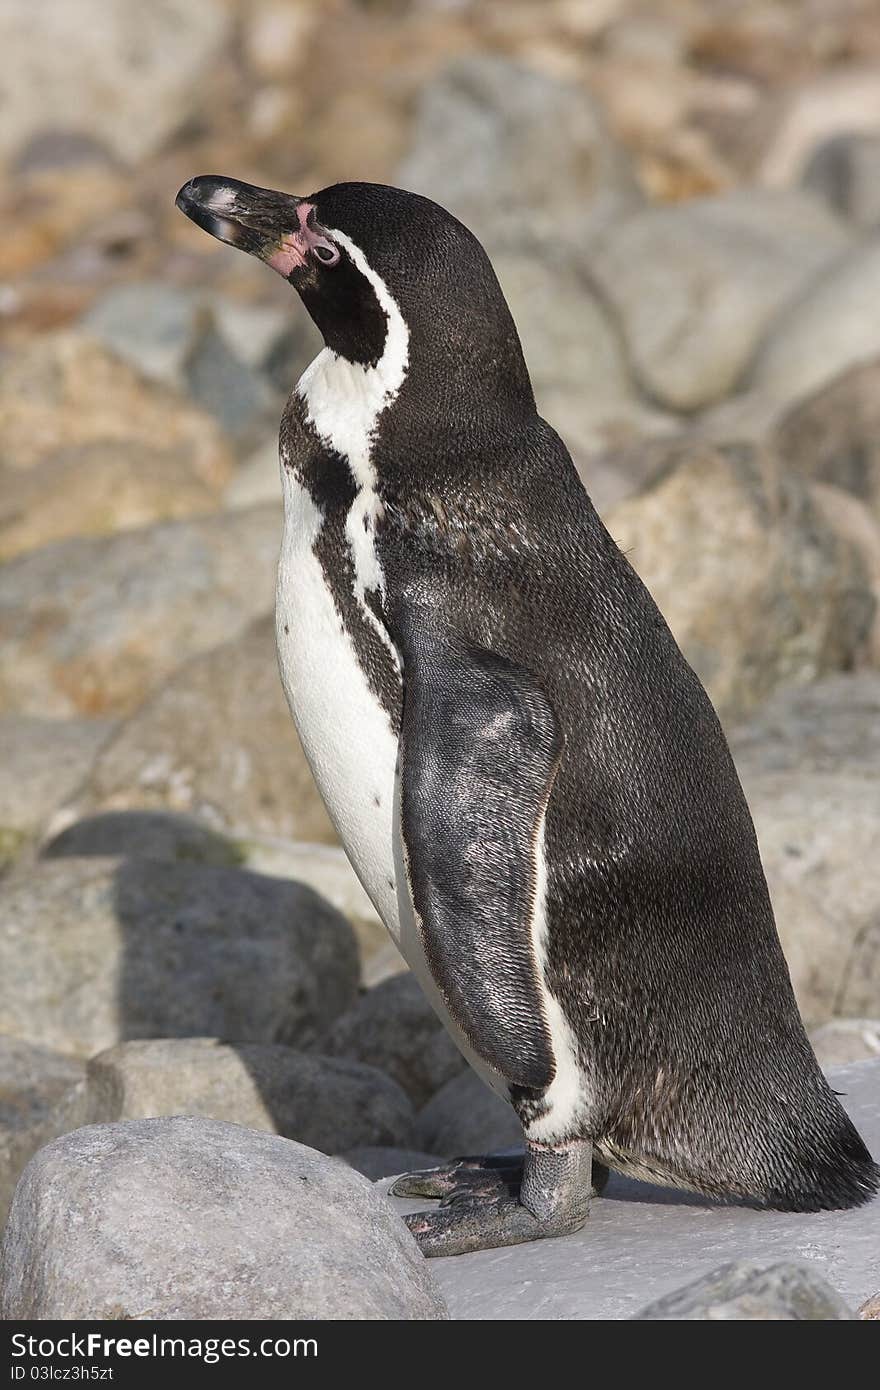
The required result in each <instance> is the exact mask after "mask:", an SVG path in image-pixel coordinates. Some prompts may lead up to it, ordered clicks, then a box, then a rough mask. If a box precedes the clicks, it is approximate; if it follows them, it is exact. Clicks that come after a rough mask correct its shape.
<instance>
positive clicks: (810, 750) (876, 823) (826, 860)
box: [731, 672, 880, 1024]
mask: <svg viewBox="0 0 880 1390" xmlns="http://www.w3.org/2000/svg"><path fill="white" fill-rule="evenodd" d="M878 729H880V676H878V675H877V674H876V673H874V672H864V673H862V674H860V675H858V676H837V677H834V678H833V679H830V680H826V681H822V682H820V683H819V684H818V685H815V686H807V687H805V688H803V689H798V688H793V689H788V690H780V691H778V692H777V694H776V695H775V696H774V697H773V699H772V700H770V701H769V702H768V703H767V704H766V705H765V706H764V707H763V708H762V709H760V710H759V711H758V712H757V714H756V715H755V717H754V719H753V720H752V721H751V722H750V723H749V724H746V725H744V726H743V727H742V728H738V729H734V730H733V731H732V735H731V747H732V751H733V755H734V759H735V761H736V764H737V767H738V770H739V773H740V777H741V779H742V783H743V786H744V788H745V792H746V796H747V798H748V801H749V805H750V807H751V810H752V815H753V817H754V820H755V828H756V830H757V833H758V841H759V844H760V849H761V856H762V859H763V863H764V868H765V871H766V873H767V880H768V883H769V885H770V894H771V897H772V900H773V906H774V910H775V913H776V921H777V925H778V927H779V934H780V938H781V940H782V944H783V947H784V949H785V953H786V957H787V959H788V965H789V969H790V971H791V975H792V980H793V983H794V986H795V992H796V994H797V996H798V1002H799V1004H800V1007H801V1012H802V1013H803V1014H804V1016H805V1017H806V1019H807V1020H808V1022H810V1023H812V1024H819V1023H823V1022H825V1021H827V1020H828V1019H831V1018H834V1017H840V1016H844V1017H851V1018H852V1017H856V1018H857V1017H863V1018H871V1017H873V1016H877V1015H878V1013H880V867H878V864H877V855H876V853H875V851H874V850H873V849H872V846H876V845H877V844H878V843H880V801H878V797H877V792H876V785H875V783H876V770H875V769H876V751H877V746H878V745H877V741H878Z"/></svg>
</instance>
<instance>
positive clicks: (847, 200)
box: [803, 130, 880, 231]
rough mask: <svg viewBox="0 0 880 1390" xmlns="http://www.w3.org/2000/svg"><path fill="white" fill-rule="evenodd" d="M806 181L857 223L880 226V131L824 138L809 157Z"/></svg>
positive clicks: (862, 225) (815, 192)
mask: <svg viewBox="0 0 880 1390" xmlns="http://www.w3.org/2000/svg"><path fill="white" fill-rule="evenodd" d="M803 184H804V187H805V188H808V189H809V190H810V192H811V193H814V194H817V195H818V196H819V197H821V198H824V199H825V201H826V202H827V203H828V204H829V206H830V207H832V208H833V209H834V211H835V212H837V213H839V214H840V215H842V216H843V217H846V218H848V220H849V221H850V222H852V223H854V224H855V226H856V227H859V228H862V229H863V230H864V231H872V230H874V229H875V228H877V227H880V134H878V133H877V131H876V130H874V131H863V132H852V131H851V132H848V133H846V134H842V135H834V136H832V137H831V139H830V140H825V141H823V142H822V143H821V144H820V145H818V146H817V148H816V149H814V150H813V153H812V154H811V155H810V158H809V159H808V161H807V164H806V168H805V169H804V173H803Z"/></svg>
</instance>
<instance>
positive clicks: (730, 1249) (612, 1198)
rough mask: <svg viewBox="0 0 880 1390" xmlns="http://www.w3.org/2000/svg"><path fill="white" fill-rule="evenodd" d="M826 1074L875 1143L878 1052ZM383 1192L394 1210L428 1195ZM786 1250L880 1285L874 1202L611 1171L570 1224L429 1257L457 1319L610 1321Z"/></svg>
mask: <svg viewBox="0 0 880 1390" xmlns="http://www.w3.org/2000/svg"><path fill="white" fill-rule="evenodd" d="M830 1080H831V1084H832V1086H834V1088H835V1090H837V1091H839V1092H842V1093H843V1098H842V1103H843V1105H844V1106H845V1107H846V1109H847V1110H848V1111H849V1113H850V1114H851V1115H852V1117H853V1120H854V1121H855V1123H856V1125H857V1127H858V1129H859V1132H860V1133H861V1135H862V1137H863V1139H864V1140H865V1142H866V1144H867V1145H868V1148H869V1149H870V1150H871V1151H872V1152H873V1153H874V1154H878V1153H880V1061H876V1062H859V1063H856V1064H855V1065H854V1066H851V1067H844V1068H841V1069H840V1070H837V1071H835V1072H832V1074H831V1077H830ZM453 1084H457V1083H453ZM438 1152H443V1150H438ZM384 1186H385V1185H384V1184H383V1187H384ZM390 1200H391V1201H392V1204H393V1206H394V1208H395V1210H397V1211H399V1212H400V1213H401V1214H403V1213H405V1212H410V1211H417V1210H419V1209H420V1208H421V1209H422V1210H424V1209H425V1207H426V1206H430V1205H431V1204H430V1203H429V1202H426V1201H425V1200H424V1199H419V1198H409V1199H403V1198H392V1199H390ZM792 1259H798V1260H805V1261H807V1262H808V1264H809V1266H810V1268H811V1269H812V1270H813V1271H814V1272H815V1273H816V1274H818V1275H820V1276H821V1277H822V1278H823V1279H827V1280H828V1283H829V1284H830V1285H831V1287H832V1288H833V1289H836V1290H837V1292H838V1294H839V1296H840V1297H841V1298H842V1299H843V1301H844V1303H845V1304H846V1305H847V1306H848V1307H850V1308H857V1307H859V1305H860V1304H862V1303H863V1302H864V1301H865V1299H867V1298H870V1297H871V1296H872V1295H873V1294H874V1293H875V1292H876V1291H877V1289H878V1288H880V1201H876V1200H875V1201H873V1202H869V1203H868V1204H867V1205H866V1206H864V1207H861V1208H859V1210H858V1211H821V1212H775V1211H753V1210H749V1209H748V1208H744V1207H735V1206H724V1205H722V1204H720V1203H718V1204H715V1203H713V1202H711V1201H710V1200H709V1199H707V1198H702V1197H698V1196H697V1195H696V1194H694V1193H689V1192H676V1191H674V1190H673V1189H670V1188H660V1187H652V1186H651V1185H650V1184H647V1183H639V1182H635V1181H634V1180H632V1179H629V1178H624V1177H622V1176H621V1175H620V1174H618V1173H612V1174H611V1176H610V1178H609V1181H608V1185H607V1187H606V1188H605V1191H604V1195H603V1196H602V1197H599V1198H596V1199H595V1200H594V1201H593V1203H592V1205H591V1208H590V1219H589V1221H588V1222H587V1224H586V1226H585V1227H584V1229H583V1230H582V1231H578V1232H577V1234H575V1235H573V1236H568V1237H566V1238H565V1239H562V1240H542V1241H538V1242H536V1243H535V1244H532V1245H511V1246H508V1247H507V1248H506V1249H501V1250H491V1251H480V1252H479V1253H478V1254H475V1255H459V1256H457V1257H456V1258H455V1259H454V1260H432V1261H431V1265H432V1269H433V1272H434V1275H435V1278H436V1279H437V1282H438V1284H439V1286H440V1288H441V1290H442V1292H443V1293H444V1295H445V1297H446V1300H447V1303H448V1305H449V1311H450V1314H451V1316H452V1317H453V1318H454V1319H465V1320H474V1321H477V1322H486V1321H505V1320H507V1321H509V1320H514V1321H516V1322H520V1323H523V1322H531V1321H534V1320H540V1321H543V1322H558V1321H565V1320H580V1321H583V1320H590V1321H600V1322H602V1321H605V1322H607V1321H616V1320H620V1319H628V1318H632V1317H633V1316H634V1315H636V1314H638V1312H639V1309H641V1308H644V1307H645V1306H646V1304H650V1303H652V1302H653V1301H654V1300H655V1299H658V1298H662V1297H663V1296H664V1295H666V1294H669V1293H671V1292H672V1291H673V1290H675V1289H678V1288H680V1287H681V1285H682V1284H683V1283H684V1282H686V1281H688V1280H692V1279H695V1278H697V1277H699V1276H700V1275H703V1274H709V1273H710V1272H711V1271H713V1270H717V1269H718V1267H719V1265H721V1264H727V1263H729V1262H731V1261H740V1260H747V1261H749V1262H750V1263H751V1264H756V1265H758V1266H759V1267H761V1268H765V1269H766V1268H767V1267H768V1266H771V1265H778V1264H779V1263H780V1262H781V1261H786V1262H787V1261H789V1260H792Z"/></svg>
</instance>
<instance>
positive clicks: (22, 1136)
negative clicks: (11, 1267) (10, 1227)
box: [0, 1037, 86, 1230]
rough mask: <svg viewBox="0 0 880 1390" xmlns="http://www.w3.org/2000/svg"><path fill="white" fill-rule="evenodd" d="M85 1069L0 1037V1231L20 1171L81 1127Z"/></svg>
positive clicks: (54, 1054)
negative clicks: (52, 1141)
mask: <svg viewBox="0 0 880 1390" xmlns="http://www.w3.org/2000/svg"><path fill="white" fill-rule="evenodd" d="M85 1113H86V1111H85V1067H84V1065H83V1063H82V1062H79V1061H77V1060H76V1059H75V1058H73V1057H62V1056H61V1055H60V1053H58V1052H50V1051H49V1049H48V1048H46V1047H34V1046H32V1044H30V1043H26V1042H22V1041H21V1040H20V1039H19V1038H9V1037H0V1230H2V1229H3V1224H4V1222H5V1220H6V1212H7V1209H8V1207H9V1203H10V1201H11V1200H12V1193H13V1191H14V1189H15V1184H16V1183H17V1182H18V1178H19V1174H20V1173H21V1170H22V1168H23V1167H24V1166H25V1164H26V1163H27V1162H28V1160H29V1159H30V1157H31V1155H32V1154H35V1153H36V1151H37V1149H40V1148H42V1147H43V1145H44V1144H48V1143H49V1141H50V1139H54V1138H56V1136H57V1135H59V1134H64V1133H65V1132H66V1131H67V1130H70V1129H75V1128H76V1127H77V1125H81V1124H84V1123H85Z"/></svg>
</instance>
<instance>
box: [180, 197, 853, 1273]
mask: <svg viewBox="0 0 880 1390" xmlns="http://www.w3.org/2000/svg"><path fill="white" fill-rule="evenodd" d="M177 202H178V205H179V207H180V208H181V209H182V211H183V212H184V213H186V215H187V216H188V217H190V218H191V219H192V220H193V221H194V222H195V223H196V224H197V225H199V226H200V227H202V228H203V229H204V230H206V231H207V232H209V233H211V234H212V235H213V236H215V237H217V238H219V240H220V241H222V242H226V243H228V244H229V245H231V246H236V247H238V248H240V249H241V250H244V251H247V252H249V253H250V254H252V255H254V256H256V257H257V258H258V259H260V260H262V261H263V262H265V263H266V264H267V265H269V266H270V267H271V268H272V269H274V270H275V271H277V272H278V273H279V274H280V275H281V276H282V277H283V278H284V279H286V280H287V281H288V282H289V283H290V284H291V285H292V286H293V288H294V289H295V290H296V291H297V293H298V294H299V297H300V298H301V300H302V301H303V304H304V305H305V308H306V310H307V311H308V313H309V314H310V315H311V317H312V319H313V320H314V322H315V323H316V325H317V327H318V329H319V330H320V332H321V334H322V336H323V340H324V347H323V349H322V350H321V352H319V354H318V356H317V357H316V358H315V360H314V361H313V362H312V364H311V365H310V366H309V367H308V368H307V369H306V371H305V373H304V374H303V376H302V378H301V379H300V381H299V382H298V384H297V385H296V387H295V389H294V390H293V393H292V394H291V396H290V399H289V402H288V404H287V407H286V409H285V412H284V416H283V420H282V424H281V435H280V458H281V476H282V486H283V494H284V530H283V540H282V544H281V554H280V560H279V568H278V588H277V609H276V611H277V638H278V658H279V665H280V671H281V678H282V681H283V685H284V689H285V692H286V695H287V699H288V702H289V705H290V709H291V711H292V714H293V718H294V720H295V722H296V726H297V729H298V732H299V736H300V740H301V742H302V746H303V748H304V750H305V754H306V757H307V759H308V761H309V764H310V766H311V769H312V772H313V774H314V777H315V781H316V783H317V785H318V788H319V790H320V792H321V795H322V797H323V799H324V801H325V803H326V806H327V809H328V812H329V814H330V816H331V818H332V820H333V823H334V825H335V826H336V829H337V831H338V833H339V837H340V840H341V841H342V844H343V845H344V847H345V849H346V851H347V854H348V856H349V858H350V860H351V862H352V864H353V866H354V869H355V871H356V873H357V874H358V877H359V878H360V880H361V882H362V883H363V885H364V887H365V889H366V891H367V893H368V894H369V896H370V898H371V899H372V901H373V903H374V904H375V906H376V909H377V911H378V912H379V914H380V915H381V917H382V919H383V921H384V922H385V924H386V926H387V927H388V929H389V931H390V933H391V935H392V937H393V938H394V940H395V942H396V943H397V945H398V946H399V948H400V950H401V951H402V953H403V955H404V957H405V958H406V960H407V962H408V963H409V965H410V967H411V969H412V970H413V972H414V974H415V975H416V976H417V978H418V979H419V981H420V983H421V984H422V986H423V988H424V990H425V991H426V993H427V995H428V997H429V998H430V1000H431V1002H432V1004H433V1006H434V1008H435V1009H436V1011H437V1013H438V1014H439V1016H440V1017H441V1019H442V1020H443V1022H444V1024H445V1025H446V1027H447V1028H448V1029H449V1031H450V1033H451V1034H452V1036H453V1037H454V1039H455V1040H456V1042H457V1043H458V1045H459V1047H460V1048H461V1050H462V1052H463V1053H464V1055H465V1056H466V1058H467V1059H468V1061H469V1062H470V1063H471V1065H472V1066H473V1067H474V1068H475V1069H476V1070H477V1071H478V1072H479V1074H480V1075H481V1076H483V1078H484V1079H485V1080H486V1081H488V1083H489V1084H490V1085H492V1086H493V1087H494V1088H495V1089H496V1090H497V1091H498V1092H499V1093H500V1094H501V1095H503V1096H504V1097H506V1098H507V1099H508V1100H509V1101H510V1103H511V1105H512V1106H513V1108H514V1110H515V1111H516V1113H517V1115H518V1117H519V1120H520V1122H521V1124H522V1128H523V1138H524V1152H523V1157H522V1160H521V1161H515V1160H513V1159H510V1158H507V1159H505V1158H497V1157H492V1156H488V1157H485V1158H484V1157H474V1158H464V1159H459V1160H455V1161H454V1162H452V1163H450V1164H447V1165H445V1166H443V1167H441V1168H438V1169H434V1170H431V1171H428V1172H423V1173H415V1174H410V1175H406V1176H404V1177H403V1178H401V1179H398V1181H397V1183H396V1184H395V1188H394V1191H395V1192H396V1193H398V1194H400V1195H405V1196H419V1197H423V1198H425V1199H439V1201H438V1203H437V1205H436V1206H434V1207H430V1208H427V1209H426V1210H425V1211H422V1212H417V1213H415V1214H413V1215H410V1216H408V1217H407V1218H406V1220H407V1224H408V1225H409V1227H410V1230H411V1231H412V1232H413V1234H414V1235H415V1237H416V1240H417V1241H418V1243H419V1245H420V1247H421V1249H422V1250H423V1252H424V1253H425V1255H428V1256H436V1255H456V1254H461V1253H465V1252H468V1251H473V1250H481V1249H487V1248H492V1247H496V1246H502V1245H510V1244H515V1243H519V1242H524V1241H531V1240H535V1239H539V1238H544V1237H553V1236H560V1235H566V1234H569V1233H571V1232H573V1231H576V1230H578V1229H579V1228H580V1227H581V1226H583V1224H584V1222H585V1221H586V1219H587V1216H588V1213H589V1207H590V1199H591V1195H592V1193H593V1189H594V1183H593V1179H592V1174H593V1160H594V1157H595V1159H596V1160H597V1161H598V1163H600V1164H602V1165H607V1166H610V1167H613V1168H615V1169H618V1170H620V1171H622V1172H624V1173H627V1174H629V1175H632V1176H634V1177H636V1178H640V1179H645V1180H649V1181H651V1182H655V1183H663V1184H669V1185H674V1186H676V1187H679V1188H685V1189H690V1190H693V1191H696V1192H699V1193H703V1194H707V1195H708V1196H710V1197H714V1198H717V1199H720V1200H722V1201H732V1202H739V1203H744V1204H748V1205H753V1206H757V1207H764V1208H775V1209H778V1210H783V1211H816V1210H820V1209H829V1208H843V1207H855V1206H858V1205H859V1204H860V1203H863V1202H865V1201H867V1200H868V1199H869V1198H870V1197H871V1196H872V1195H873V1194H874V1193H875V1192H876V1191H877V1188H878V1180H880V1171H878V1168H877V1167H876V1166H875V1164H874V1163H873V1162H872V1160H871V1157H870V1155H869V1154H868V1152H867V1150H866V1148H865V1145H864V1143H863V1142H862V1140H861V1138H860V1136H859V1134H858V1133H857V1131H856V1129H855V1127H854V1126H853V1124H852V1122H851V1121H850V1119H849V1118H848V1116H847V1115H846V1113H845V1112H844V1110H843V1108H842V1107H841V1105H840V1103H839V1101H838V1099H837V1096H836V1095H835V1093H834V1092H833V1091H832V1090H831V1088H830V1087H829V1085H828V1083H827V1081H826V1080H825V1078H824V1076H823V1074H822V1072H821V1070H820V1068H819V1066H818V1064H817V1062H816V1059H815V1056H814V1055H813V1052H812V1050H811V1047H810V1044H809V1042H808V1040H807V1037H806V1034H805V1032H804V1028H803V1025H802V1022H801V1019H800V1016H799V1014H798V1009H797V1005H796V1003H795V998H794V994H793V991H792V987H791V982H790V979H789V974H788V970H787V967H786V963H785V959H784V956H783V953H782V949H781V946H780V943H779V939H778V936H777V932H776V927H775V922H774V917H773V910H772V907H771V903H770V897H769V893H768V889H767V883H766V880H765V877H764V873H763V869H762V865H761V860H760V856H759V852H758V846H757V842H756V838H755V832H754V829H753V825H752V820H751V816H750V813H749V810H748V807H747V805H746V801H745V797H744V795H743V792H742V789H741V786H740V783H739V779H738V777H737V773H736V771H735V768H734V765H733V761H732V759H731V755H730V752H729V750H728V747H727V743H726V741H725V738H724V735H723V733H722V730H721V727H720V724H719V722H718V719H717V717H716V715H715V712H714V710H713V708H712V705H711V703H710V701H709V698H708V696H707V695H706V693H705V691H704V689H703V687H702V685H701V684H700V681H699V679H698V678H697V676H696V675H695V673H694V672H693V670H692V669H691V668H690V666H689V665H688V663H687V662H686V661H685V659H684V657H683V656H682V654H681V652H680V651H679V649H678V647H677V645H676V643H675V640H674V638H673V636H672V634H671V632H670V630H669V628H668V627H667V625H666V623H665V621H664V619H663V617H662V615H661V614H660V612H659V610H658V608H657V606H656V604H655V603H654V601H653V599H652V598H651V596H650V594H649V593H648V591H647V590H646V588H645V586H644V585H643V584H642V582H641V580H640V579H639V578H638V576H637V575H636V573H635V571H634V570H633V569H632V568H631V566H630V564H629V563H628V561H627V559H626V558H625V556H624V555H623V554H622V553H621V551H620V550H619V549H618V547H617V545H616V544H615V542H614V540H613V539H612V537H611V536H610V535H609V533H608V531H607V530H606V529H605V527H604V526H603V524H602V522H601V520H600V518H599V516H598V515H597V513H596V510H595V508H594V507H593V505H592V503H591V501H590V498H589V496H588V494H587V492H586V491H585V489H584V486H583V485H582V483H581V481H580V479H579V477H578V474H577V472H576V470H575V468H574V466H573V464H572V461H571V458H570V456H569V454H568V451H567V450H566V448H565V445H564V444H563V442H562V440H561V439H560V438H559V436H558V435H557V434H556V433H555V432H554V430H553V429H552V427H551V426H550V425H549V424H547V423H546V422H545V421H544V420H543V419H542V418H541V417H540V415H539V414H538V412H537V409H536V405H535V399H534V395H533V392H532V387H531V383H530V378H529V374H528V371H527V368H526V364H525V360H524V357H523V353H522V349H521V346H520V342H519V338H518V335H517V331H516V328H515V326H514V323H513V319H512V317H511V314H510V311H509V309H508V306H507V304H506V302H505V299H504V296H503V294H502V291H501V289H500V286H499V284H498V281H497V279H496V276H495V274H494V272H493V269H492V266H491V264H490V261H489V258H488V256H487V255H486V253H485V251H484V250H483V248H482V246H481V245H480V243H479V242H478V241H477V239H476V238H475V237H474V236H473V235H472V234H471V233H470V232H469V231H468V230H467V229H466V228H465V227H464V226H463V225H462V224H461V223H460V222H459V221H457V220H456V218H454V217H453V216H452V215H451V214H450V213H448V212H446V211H445V210H444V209H443V208H441V207H439V206H438V205H437V204H435V203H433V202H431V201H430V200H429V199H426V198H423V197H419V196H416V195H415V194H412V193H407V192H404V191H402V190H400V189H396V188H391V187H385V186H382V185H375V184H366V183H340V184H336V185H334V186H332V187H329V188H326V189H324V190H322V191H321V192H319V193H315V194H312V195H310V196H308V197H297V196H294V195H292V194H287V193H280V192H275V191H272V190H268V189H262V188H257V187H253V186H251V185H249V184H246V183H241V182H239V181H236V180H234V179H230V178H224V177H219V176H214V175H206V176H202V177H198V178H195V179H193V180H192V181H191V182H189V183H188V184H186V185H185V186H184V188H182V189H181V191H180V193H179V194H178V198H177Z"/></svg>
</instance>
